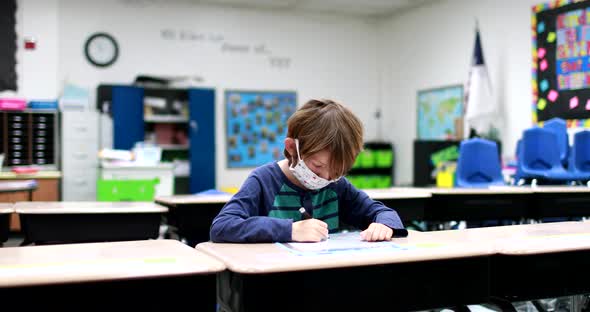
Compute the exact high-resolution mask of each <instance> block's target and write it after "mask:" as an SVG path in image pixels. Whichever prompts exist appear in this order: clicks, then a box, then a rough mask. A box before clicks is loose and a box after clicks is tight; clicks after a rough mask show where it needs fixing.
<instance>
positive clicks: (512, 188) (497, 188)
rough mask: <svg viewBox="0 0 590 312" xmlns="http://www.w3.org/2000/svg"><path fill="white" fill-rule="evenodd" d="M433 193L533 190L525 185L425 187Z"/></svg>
mask: <svg viewBox="0 0 590 312" xmlns="http://www.w3.org/2000/svg"><path fill="white" fill-rule="evenodd" d="M425 190H428V191H430V192H431V193H432V195H494V194H502V195H506V194H532V193H533V190H532V189H531V188H530V187H523V186H493V187H487V188H467V187H455V188H436V187H432V188H425Z"/></svg>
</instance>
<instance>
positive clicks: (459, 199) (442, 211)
mask: <svg viewBox="0 0 590 312" xmlns="http://www.w3.org/2000/svg"><path fill="white" fill-rule="evenodd" d="M428 190H429V191H430V192H431V193H432V198H431V200H430V201H429V203H428V207H427V208H426V212H425V219H426V220H428V221H453V220H465V221H483V220H494V219H508V220H521V219H523V218H526V217H527V216H528V214H529V201H530V197H531V196H532V194H533V191H532V190H531V189H530V188H527V187H516V186H500V187H490V188H448V189H445V188H429V189H428Z"/></svg>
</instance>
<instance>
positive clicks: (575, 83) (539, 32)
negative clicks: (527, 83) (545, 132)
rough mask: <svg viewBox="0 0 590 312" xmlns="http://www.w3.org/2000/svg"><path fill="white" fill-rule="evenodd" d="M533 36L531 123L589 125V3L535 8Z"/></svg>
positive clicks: (569, 0)
mask: <svg viewBox="0 0 590 312" xmlns="http://www.w3.org/2000/svg"><path fill="white" fill-rule="evenodd" d="M532 33H533V36H532V39H533V40H532V43H533V64H532V65H533V70H532V78H533V79H532V80H533V81H532V86H533V121H534V122H535V123H538V124H542V123H543V122H544V121H546V120H548V119H551V118H553V117H559V118H562V119H565V120H567V125H568V127H588V126H590V1H579V0H561V1H551V2H549V3H545V4H539V5H536V6H534V7H533V13H532Z"/></svg>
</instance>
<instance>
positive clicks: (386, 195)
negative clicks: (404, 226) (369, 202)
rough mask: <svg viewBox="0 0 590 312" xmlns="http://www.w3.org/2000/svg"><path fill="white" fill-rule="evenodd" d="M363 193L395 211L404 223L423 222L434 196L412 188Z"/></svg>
mask: <svg viewBox="0 0 590 312" xmlns="http://www.w3.org/2000/svg"><path fill="white" fill-rule="evenodd" d="M363 191H364V192H365V193H367V195H369V197H371V198H372V199H374V200H377V201H380V202H382V203H383V204H384V205H386V206H387V207H390V208H392V209H395V211H396V212H397V213H398V214H399V216H400V218H401V219H402V221H404V222H408V221H420V220H423V219H424V214H425V209H426V206H427V203H428V201H429V200H430V198H431V196H432V195H431V194H430V191H429V190H427V189H423V188H412V187H392V188H386V189H365V190H363Z"/></svg>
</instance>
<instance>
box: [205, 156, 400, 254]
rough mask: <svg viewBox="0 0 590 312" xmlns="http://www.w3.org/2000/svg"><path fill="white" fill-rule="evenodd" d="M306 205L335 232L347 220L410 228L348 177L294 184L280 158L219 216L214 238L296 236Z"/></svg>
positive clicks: (254, 174) (397, 233)
mask: <svg viewBox="0 0 590 312" xmlns="http://www.w3.org/2000/svg"><path fill="white" fill-rule="evenodd" d="M301 207H304V208H305V210H307V211H308V212H309V214H311V215H312V216H313V217H314V218H316V219H319V220H322V221H324V222H326V223H327V224H328V229H329V231H330V233H333V232H336V231H338V229H339V226H340V224H341V223H344V224H347V225H351V226H354V227H357V228H359V229H362V230H364V229H365V228H367V227H368V226H369V224H371V223H372V222H378V223H382V224H384V225H387V226H389V227H390V228H392V229H393V230H394V231H393V233H394V236H406V235H407V231H406V230H405V229H404V226H403V224H402V222H401V220H400V218H399V216H398V215H397V213H396V212H395V211H394V210H392V209H391V208H388V207H385V206H384V205H383V204H382V203H380V202H378V201H374V200H372V199H370V198H369V197H368V196H367V194H365V193H364V192H363V191H360V190H358V189H356V188H355V187H354V186H352V184H350V182H349V181H348V180H347V179H346V178H342V179H340V180H338V181H337V182H334V183H331V184H330V185H328V186H326V187H324V188H322V189H320V190H317V191H310V190H307V189H303V188H300V187H298V186H296V185H295V184H293V183H292V182H291V181H289V179H288V178H287V176H286V175H285V174H284V173H283V171H282V170H281V168H280V167H279V165H278V163H276V162H275V163H269V164H267V165H264V166H261V167H258V168H256V169H255V170H254V171H253V172H252V173H251V174H250V176H249V177H248V178H247V179H246V181H245V182H244V184H243V185H242V187H241V188H240V190H239V191H238V193H236V194H235V195H234V196H233V197H232V199H231V200H230V201H229V202H228V203H227V204H226V205H225V206H224V207H223V209H222V210H221V212H220V213H219V214H218V215H217V217H215V219H214V220H213V224H212V225H211V231H210V237H211V240H212V241H213V242H234V243H262V242H287V241H291V231H292V224H293V222H295V221H299V220H301V213H300V212H299V208H301Z"/></svg>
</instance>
